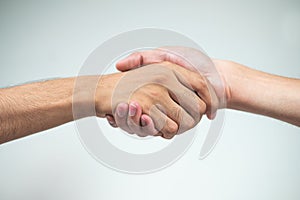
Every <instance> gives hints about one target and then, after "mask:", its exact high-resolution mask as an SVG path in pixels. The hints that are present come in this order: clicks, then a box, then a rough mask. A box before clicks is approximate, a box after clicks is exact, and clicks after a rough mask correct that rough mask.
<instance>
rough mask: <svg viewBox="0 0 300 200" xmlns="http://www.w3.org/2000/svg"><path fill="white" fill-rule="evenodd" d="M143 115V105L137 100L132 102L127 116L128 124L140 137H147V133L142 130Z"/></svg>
mask: <svg viewBox="0 0 300 200" xmlns="http://www.w3.org/2000/svg"><path fill="white" fill-rule="evenodd" d="M141 115H142V108H141V106H140V105H139V104H138V103H137V102H130V103H129V111H128V117H127V125H128V127H129V128H130V130H131V131H132V132H133V133H135V134H137V135H138V136H140V137H145V136H147V133H145V132H143V131H142V126H141V123H140V121H141V120H140V118H141Z"/></svg>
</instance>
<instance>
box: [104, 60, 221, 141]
mask: <svg viewBox="0 0 300 200" xmlns="http://www.w3.org/2000/svg"><path fill="white" fill-rule="evenodd" d="M150 66H151V68H150ZM150 66H146V67H143V68H139V69H137V70H134V71H129V72H137V71H138V70H141V71H139V73H132V76H130V78H127V80H126V81H125V82H126V83H125V82H124V83H122V84H119V85H122V86H123V88H122V89H121V88H116V90H117V91H125V93H128V89H127V87H128V86H126V85H128V84H129V85H135V86H134V87H136V85H137V86H138V84H142V83H143V82H140V80H139V78H143V79H144V80H143V81H145V79H147V81H149V82H153V80H155V81H156V82H157V81H158V82H159V83H160V84H162V85H164V86H165V87H167V88H168V89H169V94H167V96H171V98H172V99H176V98H177V103H179V104H180V105H181V106H182V107H183V108H184V109H185V110H187V111H188V112H189V114H190V115H191V117H192V119H189V120H188V121H194V123H193V126H195V125H196V124H197V123H198V122H199V120H200V119H201V116H202V114H203V113H204V112H206V111H207V110H206V109H205V110H204V112H203V109H202V108H201V106H200V107H198V108H197V104H195V103H193V102H192V101H194V100H193V99H195V98H196V99H199V98H198V97H197V95H196V94H195V93H194V92H192V91H190V90H195V91H197V92H198V94H201V96H200V97H201V99H202V100H203V101H204V102H205V104H206V105H208V107H212V105H217V104H218V99H217V97H216V94H215V93H214V92H210V90H212V91H213V89H212V88H211V86H210V85H209V84H208V81H207V80H206V79H205V78H204V77H202V76H201V75H199V74H198V73H195V72H191V71H189V70H186V69H184V68H182V67H179V66H177V65H174V64H171V63H161V64H155V65H150ZM145 68H147V70H143V69H145ZM166 68H167V69H168V70H166ZM129 72H127V73H129ZM146 74H147V76H148V77H147V78H146ZM174 75H175V76H174ZM152 76H154V77H156V79H153V78H152ZM149 78H150V79H149ZM177 79H178V80H179V81H180V84H179V85H180V86H181V87H179V86H177V85H178V80H177ZM176 80H177V81H176ZM187 80H188V81H187ZM130 82H134V83H133V84H130ZM137 83H138V84H137ZM183 85H184V86H183ZM149 91H150V90H149ZM153 91H155V90H152V92H153ZM160 94H161V95H159V100H160V101H161V103H160V104H161V105H163V106H165V107H168V106H169V107H170V108H172V105H174V103H172V101H167V102H165V100H163V99H164V96H165V95H166V94H164V93H163V92H162V91H161V92H160ZM142 97H143V96H142ZM178 98H179V99H178ZM116 99H118V100H119V101H118V102H117V103H120V102H127V101H128V100H127V101H126V100H122V98H119V97H118V98H116ZM178 100H179V102H178ZM140 102H145V100H144V99H140ZM166 103H167V104H166ZM195 106H196V107H195ZM118 110H121V111H122V115H121V116H120V115H118V112H117V114H116V115H114V117H115V119H116V124H117V125H118V126H120V127H121V128H122V129H124V130H126V131H127V132H129V133H137V134H138V135H140V136H146V135H154V134H156V133H157V131H156V133H155V131H153V130H154V128H153V126H154V125H153V121H152V119H153V120H154V124H156V125H155V126H156V127H157V124H158V122H155V121H157V119H156V117H152V119H151V117H149V116H147V113H145V112H144V114H142V111H141V110H142V109H141V107H140V106H139V104H138V103H137V101H135V102H132V103H130V104H129V106H128V105H127V104H126V103H121V104H120V105H119V106H118V107H117V111H118ZM167 110H168V109H167ZM176 110H178V108H176V109H173V111H172V110H171V111H172V112H171V113H174V114H175V116H173V120H174V121H175V122H176V123H177V125H178V126H179V130H178V133H182V132H184V131H186V130H188V129H190V128H192V127H193V126H190V125H184V123H187V122H185V121H186V120H179V119H178V116H179V117H180V115H178V111H176ZM174 111H175V112H174ZM171 113H170V114H171ZM174 114H173V115H174ZM171 115H172V114H171ZM199 115H200V116H199ZM176 116H177V117H176ZM107 118H108V119H113V117H112V116H110V115H109V116H107ZM180 118H182V117H180ZM140 119H141V121H140ZM182 119H183V118H182ZM186 119H187V118H186ZM158 121H160V120H159V119H158ZM182 121H184V123H183V124H182ZM114 122H115V121H113V123H111V124H112V126H114ZM133 122H134V123H133ZM180 122H181V123H180ZM195 122H196V123H195ZM140 124H141V125H143V126H145V127H147V131H146V129H143V128H142V127H143V126H141V125H140ZM145 131H146V132H145ZM175 134H176V133H174V132H173V133H172V134H168V135H169V136H170V135H171V136H172V137H173V136H174V135H175Z"/></svg>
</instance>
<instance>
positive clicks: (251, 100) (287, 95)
mask: <svg viewBox="0 0 300 200" xmlns="http://www.w3.org/2000/svg"><path fill="white" fill-rule="evenodd" d="M216 66H217V68H218V70H219V71H220V73H221V74H223V78H224V81H225V82H226V85H227V89H226V90H227V91H226V93H227V100H228V101H227V107H228V108H231V109H236V110H242V111H246V112H251V113H256V114H261V115H265V116H269V117H272V118H276V119H279V120H282V121H286V122H288V123H291V124H294V125H297V126H300V112H299V108H300V92H299V91H300V80H298V79H292V78H285V77H281V76H276V75H271V74H268V73H264V72H261V71H257V70H254V69H250V68H248V67H245V66H243V65H240V64H238V63H234V62H229V61H217V64H216Z"/></svg>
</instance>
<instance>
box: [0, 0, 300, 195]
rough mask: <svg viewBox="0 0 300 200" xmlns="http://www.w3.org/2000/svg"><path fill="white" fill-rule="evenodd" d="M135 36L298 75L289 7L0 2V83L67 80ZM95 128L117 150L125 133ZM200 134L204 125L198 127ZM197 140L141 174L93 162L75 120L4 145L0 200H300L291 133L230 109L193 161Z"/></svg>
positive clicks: (296, 141) (210, 0) (293, 11)
mask: <svg viewBox="0 0 300 200" xmlns="http://www.w3.org/2000/svg"><path fill="white" fill-rule="evenodd" d="M143 27H155V28H167V29H171V30H174V31H178V32H180V33H182V34H185V35H187V36H189V37H190V38H191V39H193V40H194V41H196V42H198V43H199V44H200V45H201V46H202V47H203V48H204V49H205V50H206V52H207V53H208V54H209V55H210V56H211V57H217V58H223V59H231V60H234V61H237V62H240V63H243V64H246V65H248V66H251V67H253V68H256V69H259V70H263V71H266V72H270V73H275V74H280V75H284V76H290V77H296V78H300V69H299V65H300V57H299V53H300V37H299V35H300V3H299V1H296V0H295V1H277V0H276V1H274V0H272V1H258V0H254V1H233V0H231V1H221V0H219V1H216V0H207V1H192V0H189V1H187V0H185V1H154V0H152V1H111V0H107V1H98V2H94V1H81V2H78V1H77V2H73V1H70V2H62V1H49V2H43V1H37V2H30V1H19V2H17V1H6V2H4V1H1V2H0V36H1V37H0V86H6V85H10V84H16V83H20V82H25V81H30V80H36V79H43V78H49V77H65V76H75V75H76V74H77V72H78V70H79V68H80V65H81V64H82V63H83V62H84V60H85V59H86V57H87V56H88V55H89V53H90V52H91V51H92V50H93V49H94V48H96V47H97V46H98V45H100V44H101V43H102V42H104V41H105V40H107V39H109V38H110V37H111V36H113V35H115V34H118V33H120V32H124V31H127V30H132V29H136V28H143ZM270 89H272V86H270ZM297 92H299V91H297ZM0 112H1V111H0ZM99 123H101V124H103V127H104V128H105V129H106V130H107V133H108V135H110V134H109V133H112V134H111V135H113V134H115V135H120V136H115V135H114V136H112V137H119V138H118V139H119V140H118V139H116V140H115V141H116V143H118V145H121V146H122V145H123V148H126V145H124V142H122V141H123V140H122V137H127V136H125V135H124V134H122V133H121V134H119V132H120V131H117V133H115V132H114V131H113V129H110V128H109V127H108V126H107V125H106V122H105V121H104V120H99ZM208 125H209V122H208V121H207V120H206V119H204V120H203V122H201V123H200V125H199V126H198V128H199V129H201V128H202V127H204V128H203V129H207V127H208ZM202 132H203V134H199V137H198V138H197V140H196V141H195V142H194V144H193V145H192V147H191V149H190V150H189V151H188V152H187V153H186V155H185V156H184V157H183V158H182V159H181V160H179V161H178V162H177V163H175V164H174V165H172V166H171V167H169V168H167V169H165V170H163V171H160V172H157V173H154V174H148V175H138V176H136V175H127V174H121V173H118V172H115V171H112V170H110V169H108V168H106V167H104V166H102V165H100V164H99V163H97V162H96V161H95V160H94V159H93V158H92V157H91V156H90V155H89V154H88V153H87V152H86V151H85V149H84V148H83V147H82V145H81V144H80V141H79V138H78V136H77V133H76V128H75V126H74V123H69V124H66V125H63V126H61V127H57V128H54V129H51V130H48V131H44V132H42V133H39V134H36V135H34V136H30V137H27V138H24V139H20V140H17V141H14V142H11V143H8V144H4V145H1V146H0V199H1V200H15V199H23V200H27V199H28V200H29V199H30V200H35V199H49V200H50V199H51V200H52V199H59V200H60V199H61V200H63V199H64V200H65V199H220V200H224V199H228V200H229V199H230V200H232V199H249V200H250V199H251V200H252V199H272V200H275V199H295V200H296V199H299V198H300V191H299V185H300V172H299V171H300V129H299V128H297V127H294V126H292V125H289V124H286V123H283V122H279V121H277V120H274V119H270V118H266V117H262V116H257V115H252V114H247V113H242V112H237V111H227V116H226V123H225V126H224V131H223V136H222V138H221V139H220V141H219V144H218V145H217V146H216V148H215V150H214V151H213V152H212V154H211V155H210V156H209V157H208V158H206V159H205V160H202V161H199V160H198V155H199V151H200V147H201V144H202V142H203V138H204V136H205V131H204V130H203V131H202ZM112 141H113V140H112ZM136 141H139V140H136ZM143 142H145V141H143ZM135 143H138V142H135ZM162 143H163V142H162ZM128 151H130V150H128Z"/></svg>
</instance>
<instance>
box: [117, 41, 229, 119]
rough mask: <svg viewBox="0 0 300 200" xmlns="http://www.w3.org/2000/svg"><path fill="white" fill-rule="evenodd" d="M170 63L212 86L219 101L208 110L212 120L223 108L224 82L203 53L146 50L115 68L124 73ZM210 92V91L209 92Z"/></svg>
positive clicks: (121, 62)
mask: <svg viewBox="0 0 300 200" xmlns="http://www.w3.org/2000/svg"><path fill="white" fill-rule="evenodd" d="M164 61H167V62H171V63H174V64H177V65H179V66H182V67H184V68H186V69H188V70H191V71H194V72H198V73H199V74H202V75H203V76H204V77H205V78H206V79H207V80H209V82H210V84H211V85H212V86H213V89H214V90H215V92H216V94H217V97H218V99H219V105H214V106H215V107H212V108H208V110H207V113H206V114H207V115H208V118H209V119H212V118H213V117H214V115H215V112H216V110H217V108H218V107H225V106H224V104H226V95H225V88H227V86H226V83H225V80H224V78H223V76H222V74H221V73H219V71H218V70H219V69H217V68H216V67H217V66H214V64H215V61H212V60H211V59H210V58H209V57H208V56H207V55H205V54H204V53H203V52H201V51H199V50H197V49H193V48H189V47H175V46H172V47H171V46H170V47H161V48H157V49H154V50H147V51H142V52H135V53H132V54H131V55H129V56H128V57H127V58H125V59H123V60H120V61H119V62H118V63H117V64H116V67H117V69H118V70H120V71H122V72H124V71H128V70H131V69H135V68H138V67H141V66H143V65H147V64H153V63H160V62H164ZM211 92H212V91H211Z"/></svg>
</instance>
